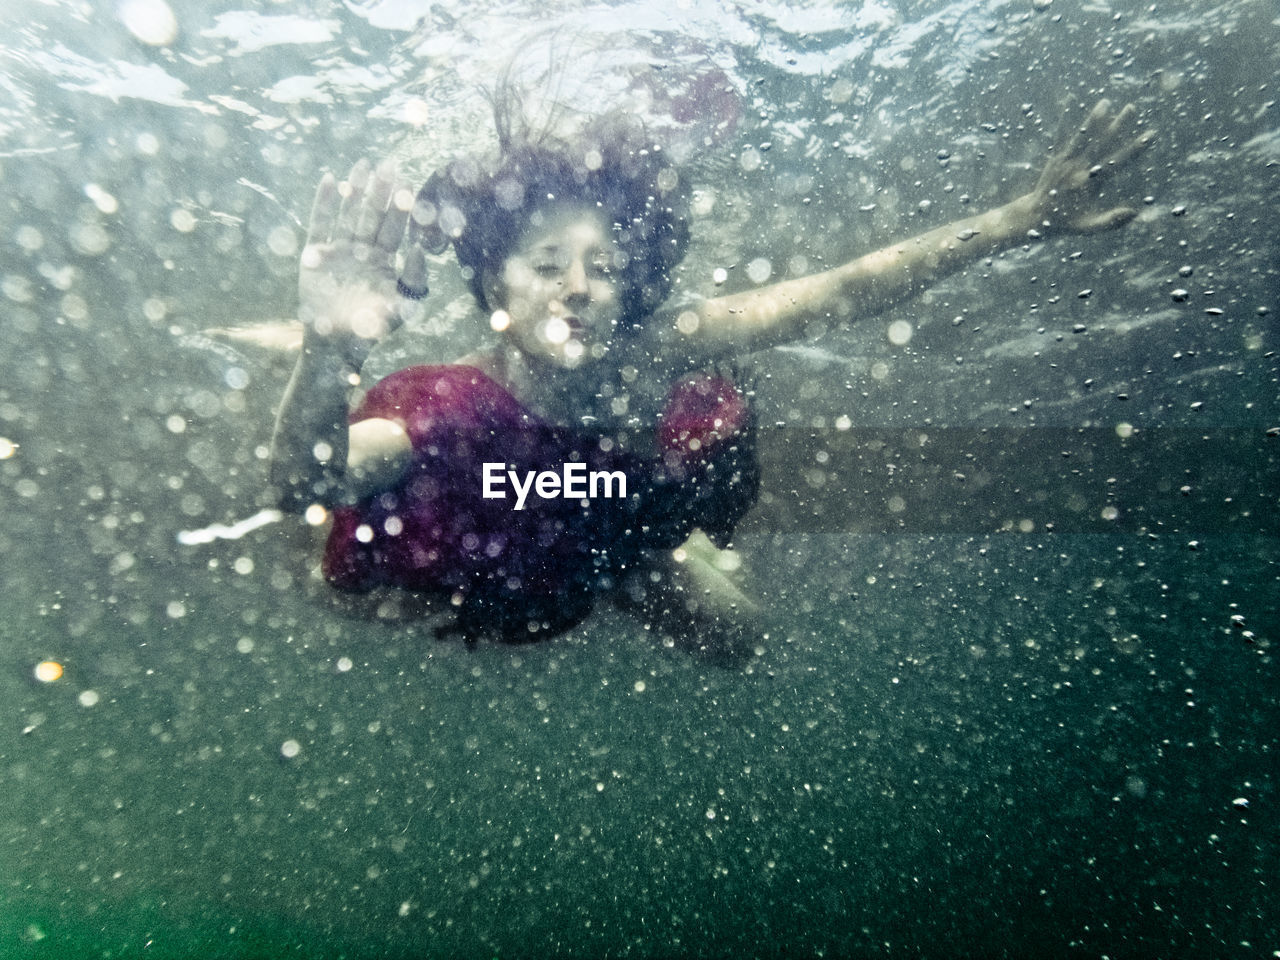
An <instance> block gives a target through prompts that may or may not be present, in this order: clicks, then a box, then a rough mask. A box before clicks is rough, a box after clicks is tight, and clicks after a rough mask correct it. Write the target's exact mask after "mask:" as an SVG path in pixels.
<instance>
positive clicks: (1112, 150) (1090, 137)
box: [1026, 100, 1155, 233]
mask: <svg viewBox="0 0 1280 960" xmlns="http://www.w3.org/2000/svg"><path fill="white" fill-rule="evenodd" d="M1137 126H1138V125H1137V111H1136V110H1135V109H1134V108H1133V105H1132V104H1130V105H1128V106H1126V107H1125V108H1124V109H1123V110H1121V111H1120V112H1119V113H1117V114H1112V112H1111V103H1110V101H1107V100H1100V101H1098V105H1097V106H1095V107H1094V108H1093V110H1092V111H1091V112H1090V113H1089V116H1088V117H1086V118H1085V121H1084V123H1083V124H1082V125H1081V126H1080V127H1078V128H1077V129H1076V131H1075V132H1074V133H1073V134H1072V136H1071V138H1070V139H1069V140H1068V141H1067V143H1066V144H1065V145H1064V146H1062V147H1061V148H1060V149H1057V150H1055V151H1054V152H1053V154H1052V155H1051V156H1050V157H1049V161H1048V162H1047V163H1046V164H1045V167H1044V172H1043V173H1041V174H1040V180H1039V182H1038V183H1037V184H1036V187H1035V189H1034V190H1032V191H1031V193H1030V194H1029V195H1028V197H1027V198H1026V199H1027V200H1028V201H1030V202H1031V204H1032V207H1033V219H1034V221H1035V225H1036V227H1040V226H1042V225H1047V226H1049V227H1050V228H1051V229H1066V230H1073V231H1076V232H1079V233H1090V232H1093V231H1097V230H1110V229H1111V228H1113V227H1118V226H1121V225H1123V224H1125V223H1128V222H1129V221H1130V220H1132V219H1133V218H1134V216H1135V215H1136V214H1137V212H1138V211H1137V209H1136V208H1134V207H1132V206H1128V205H1125V204H1121V205H1119V206H1108V203H1109V198H1107V197H1105V196H1104V193H1103V190H1104V185H1105V184H1106V182H1107V181H1108V180H1109V179H1110V178H1111V176H1112V175H1113V174H1115V173H1116V172H1117V171H1118V170H1120V169H1121V168H1122V167H1123V166H1124V165H1125V164H1126V163H1127V162H1128V161H1129V160H1131V159H1132V158H1133V157H1134V156H1136V155H1137V154H1139V153H1141V152H1142V151H1143V150H1145V149H1146V147H1147V146H1148V145H1149V144H1150V143H1151V141H1152V140H1154V139H1155V134H1154V133H1152V132H1151V131H1150V130H1147V131H1143V132H1141V133H1139V132H1138V129H1137Z"/></svg>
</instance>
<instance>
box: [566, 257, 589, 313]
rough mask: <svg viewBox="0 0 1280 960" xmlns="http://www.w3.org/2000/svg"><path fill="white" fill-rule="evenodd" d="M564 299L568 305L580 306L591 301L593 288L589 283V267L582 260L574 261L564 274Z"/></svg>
mask: <svg viewBox="0 0 1280 960" xmlns="http://www.w3.org/2000/svg"><path fill="white" fill-rule="evenodd" d="M564 299H565V302H566V303H575V304H578V305H581V304H583V303H586V302H587V301H589V300H590V299H591V288H590V286H589V285H588V283H587V265H586V264H585V263H583V262H582V261H581V260H574V261H573V262H572V263H570V264H569V266H568V269H566V270H565V272H564Z"/></svg>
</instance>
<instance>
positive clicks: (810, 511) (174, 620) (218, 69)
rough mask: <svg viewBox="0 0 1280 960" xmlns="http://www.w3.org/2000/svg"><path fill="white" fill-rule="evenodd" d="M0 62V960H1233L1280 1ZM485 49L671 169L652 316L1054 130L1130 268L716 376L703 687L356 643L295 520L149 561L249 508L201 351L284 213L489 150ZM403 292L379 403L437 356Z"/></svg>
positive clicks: (5, 48) (98, 15) (274, 20)
mask: <svg viewBox="0 0 1280 960" xmlns="http://www.w3.org/2000/svg"><path fill="white" fill-rule="evenodd" d="M0 28H3V29H2V31H0V37H2V38H3V39H2V40H0V295H2V296H0V346H2V347H3V349H2V350H0V511H2V513H0V582H2V583H3V592H2V593H0V614H2V616H3V620H2V621H0V623H3V627H4V630H3V642H2V645H0V696H2V697H3V701H4V709H3V723H2V724H0V957H4V958H9V957H15V958H18V957H21V958H26V957H33V958H34V957H54V958H67V957H141V956H154V957H174V958H185V957H228V958H239V957H263V958H266V957H293V956H300V957H317V958H319V957H326V958H327V957H350V958H364V957H405V958H409V957H423V956H441V957H493V956H647V957H668V956H684V955H688V956H730V955H732V956H743V955H747V956H750V955H762V956H788V957H791V956H808V955H817V956H864V955H865V956H872V955H875V956H900V955H924V956H937V957H955V956H966V955H967V956H1011V957H1025V956H1046V957H1048V956H1080V957H1101V956H1111V957H1127V956H1133V957H1153V956H1167V957H1193V956H1215V957H1227V956H1241V957H1245V956H1250V957H1253V956H1270V955H1272V954H1273V952H1275V951H1278V950H1280V931H1278V929H1277V926H1276V911H1275V909H1274V902H1275V891H1274V885H1275V878H1276V876H1277V872H1278V867H1280V863H1278V862H1277V860H1278V858H1277V846H1276V823H1277V818H1276V805H1277V802H1280V796H1278V795H1277V791H1276V779H1275V768H1276V756H1275V755H1276V750H1277V732H1276V731H1277V729H1280V726H1278V725H1277V720H1278V719H1280V716H1278V715H1277V714H1278V711H1277V692H1276V691H1277V689H1278V687H1277V683H1276V677H1275V669H1276V665H1275V662H1274V643H1275V641H1276V639H1277V637H1276V632H1277V626H1278V624H1280V617H1278V616H1277V606H1278V603H1277V600H1278V598H1280V591H1278V590H1277V560H1278V559H1280V550H1278V549H1277V544H1278V543H1280V540H1278V539H1277V538H1278V537H1280V527H1278V525H1277V519H1276V518H1277V494H1278V493H1280V482H1278V481H1280V471H1278V470H1277V458H1278V456H1280V454H1278V452H1277V451H1278V450H1280V447H1277V444H1280V438H1276V437H1275V436H1273V435H1269V434H1268V431H1271V433H1272V434H1274V433H1275V432H1276V428H1280V399H1278V398H1280V387H1278V385H1277V384H1278V381H1277V358H1276V353H1275V351H1276V349H1277V343H1276V341H1277V336H1276V322H1277V321H1276V317H1277V315H1278V312H1280V301H1278V298H1277V290H1280V276H1278V274H1280V241H1278V240H1277V228H1276V211H1277V209H1280V110H1278V108H1277V105H1276V101H1277V88H1276V83H1275V77H1274V74H1275V65H1276V63H1278V62H1280V21H1277V11H1276V7H1275V6H1274V4H1271V3H1268V2H1258V0H1232V2H1224V3H1209V2H1199V0H1198V2H1191V0H1183V2H1172V3H1160V4H1146V3H1142V4H1139V3H1136V2H1116V3H1110V4H1108V3H1102V2H1079V0H1052V2H1045V0H1035V2H1032V0H1010V2H1003V0H988V2H956V3H942V2H923V0H922V2H916V3H913V2H908V0H897V2H888V0H886V2H868V3H865V4H859V3H836V2H831V3H821V2H813V3H795V4H783V3H765V2H742V3H729V2H723V3H712V2H704V0H685V2H671V3H660V2H643V0H637V2H633V3H613V4H609V3H581V4H578V3H556V4H552V5H549V6H548V5H545V4H533V3H529V2H519V3H516V2H507V3H497V2H495V3H488V4H475V3H463V2H458V0H447V2H437V3H426V2H416V0H382V2H376V3H371V2H354V0H352V2H347V3H342V4H339V3H324V2H312V3H266V2H263V3H260V4H258V5H256V6H244V5H241V6H240V7H238V8H233V7H232V6H230V5H228V4H223V3H196V2H194V0H187V2H182V0H171V2H170V3H168V4H167V5H166V3H165V2H164V0H123V2H121V3H118V4H113V3H108V2H105V0H95V2H61V0H45V2H41V0H7V2H6V3H5V4H4V7H3V10H0ZM517 52H522V56H521V57H520V58H519V60H518V63H519V64H520V67H519V69H520V70H521V71H523V73H522V74H521V77H522V78H523V79H524V80H525V81H526V82H527V83H528V84H529V85H530V86H531V87H532V86H536V85H537V84H539V83H541V84H542V86H541V89H547V88H548V87H550V88H552V92H553V93H554V94H555V96H556V97H557V98H558V99H559V100H560V101H561V102H563V103H566V104H568V105H569V106H571V107H573V108H576V109H579V110H600V109H606V108H611V107H620V106H625V107H626V108H627V109H629V110H632V111H634V112H636V113H638V114H639V115H640V116H641V117H642V118H643V119H644V121H645V123H646V125H647V126H648V127H649V128H650V130H651V131H652V132H653V134H654V137H655V139H657V140H660V141H661V143H662V144H663V146H664V149H666V150H669V151H670V152H671V155H672V156H673V157H675V158H676V159H677V160H679V161H680V162H682V163H684V164H686V165H687V167H688V169H689V170H690V171H691V174H692V177H693V180H694V182H695V186H696V187H697V189H698V195H697V198H696V202H695V210H696V213H697V220H696V222H695V224H694V232H695V238H696V239H695V243H694V246H693V249H692V251H691V253H690V255H689V258H688V259H687V260H686V262H685V264H684V265H683V267H682V268H681V273H680V274H679V276H678V277H677V293H678V295H686V296H687V295H697V294H702V293H708V292H711V291H713V290H715V289H716V287H715V280H714V271H715V270H716V269H718V268H719V269H724V270H725V271H726V272H727V275H728V279H727V280H726V281H725V283H724V286H723V288H722V289H724V290H729V289H745V288H748V287H750V286H751V285H752V284H753V283H755V282H759V281H761V280H763V279H768V278H772V279H778V278H781V277H785V276H792V275H799V274H803V273H807V272H810V271H813V270H818V269H822V268H823V267H825V266H828V265H832V264H834V263H838V262H841V261H842V260H845V259H848V258H851V257H853V256H856V255H858V254H860V253H863V252H867V251H869V250H872V249H875V248H876V247H877V246H880V245H883V244H885V243H888V242H889V241H891V240H894V239H898V238H902V237H907V236H910V235H912V234H914V233H919V232H922V231H924V230H925V229H929V228H932V227H934V226H938V225H941V224H944V223H947V222H948V221H950V220H955V219H958V218H960V217H962V216H964V215H966V214H968V213H971V212H973V211H976V210H978V209H982V208H984V207H988V206H992V205H995V204H997V203H1000V202H1003V201H1005V200H1007V199H1010V198H1012V197H1013V196H1016V195H1017V194H1018V193H1019V192H1020V191H1025V190H1027V189H1029V188H1030V186H1031V185H1032V184H1033V183H1034V179H1035V170H1036V168H1038V165H1039V163H1040V161H1041V158H1042V157H1043V156H1044V155H1045V153H1046V151H1047V150H1048V149H1049V148H1050V146H1051V145H1052V144H1053V143H1054V142H1055V140H1056V139H1057V136H1058V134H1059V132H1060V131H1061V130H1063V129H1065V128H1067V127H1069V126H1070V125H1072V124H1074V123H1077V122H1078V121H1079V120H1080V118H1081V117H1082V116H1083V115H1084V113H1085V112H1086V111H1087V110H1088V108H1089V107H1090V106H1091V105H1092V104H1093V103H1094V102H1096V100H1097V99H1098V98H1099V97H1100V96H1103V95H1106V96H1108V97H1110V98H1111V99H1113V100H1114V101H1117V102H1132V103H1134V104H1135V105H1136V106H1137V108H1138V110H1139V111H1140V115H1141V117H1142V119H1143V122H1144V124H1146V125H1147V126H1149V127H1151V128H1153V129H1155V130H1157V131H1158V140H1157V141H1156V143H1155V144H1154V145H1153V146H1152V147H1151V149H1150V150H1148V151H1147V152H1146V153H1145V154H1144V155H1143V156H1142V157H1141V158H1140V159H1139V160H1138V161H1136V162H1135V163H1134V164H1133V169H1132V170H1130V171H1128V172H1127V173H1126V174H1124V176H1123V178H1122V179H1121V180H1120V181H1118V185H1117V187H1116V189H1117V190H1121V191H1124V192H1125V193H1126V194H1127V196H1129V197H1131V198H1132V200H1133V202H1134V203H1135V204H1136V205H1137V206H1138V208H1139V210H1140V212H1139V215H1138V217H1137V219H1136V220H1135V222H1134V223H1132V224H1131V225H1130V226H1128V227H1127V228H1126V229H1124V230H1123V231H1120V232H1115V233H1105V234H1100V235H1094V236H1087V237H1074V238H1073V237H1060V238H1051V239H1049V240H1048V241H1046V242H1044V243H1042V244H1035V245H1028V246H1026V247H1021V248H1015V249H1013V250H1011V251H1008V252H1006V253H1004V254H1001V255H998V256H995V257H992V258H990V259H987V260H980V261H977V262H975V264H974V265H973V266H972V267H970V268H969V269H968V270H966V271H964V272H962V273H961V274H958V275H956V276H954V277H951V278H949V279H947V280H946V281H944V282H941V283H938V284H936V285H935V286H933V287H932V288H931V289H929V290H928V291H925V292H922V294H921V295H920V296H918V297H916V298H915V299H913V300H911V301H909V302H908V303H906V304H905V305H903V306H901V307H899V308H898V309H896V310H894V311H892V313H891V314H890V315H887V316H881V317H874V318H870V317H860V316H859V315H858V312H857V305H856V304H853V305H852V312H851V314H850V315H849V316H848V317H843V318H838V319H839V321H840V322H833V325H832V329H830V330H827V331H825V332H821V331H820V332H818V334H816V335H815V336H814V337H812V338H810V339H807V340H805V341H802V342H801V343H798V344H795V345H792V346H789V347H786V348H782V349H778V350H774V351H771V352H768V353H765V354H762V355H758V356H756V357H753V358H751V359H750V360H747V361H744V366H745V368H746V370H747V372H748V373H749V375H750V378H751V380H752V381H753V382H754V384H755V387H756V391H757V395H758V405H759V409H760V411H761V419H762V422H763V423H764V424H765V425H766V434H767V435H768V437H767V439H766V441H765V444H764V447H765V449H764V459H765V467H766V475H765V494H764V497H763V498H762V502H761V504H760V506H759V508H758V510H757V511H756V513H755V514H753V515H752V517H750V518H748V521H747V522H746V523H745V524H744V526H743V528H742V531H741V534H740V544H741V546H743V548H744V550H746V551H748V552H749V553H750V554H751V556H752V566H753V573H752V576H753V577H754V583H755V584H756V586H757V588H758V589H759V591H760V592H761V594H762V596H763V597H764V599H765V601H766V603H767V606H768V608H769V611H770V613H769V618H768V619H769V623H768V628H769V631H770V639H769V641H768V643H767V644H765V645H764V646H763V648H762V650H761V652H760V653H759V655H758V656H756V657H754V658H753V659H752V661H751V663H750V664H749V665H748V666H747V667H746V668H745V669H724V668H719V667H716V666H714V665H709V664H706V663H703V662H700V661H699V660H697V659H696V658H695V657H692V656H689V655H687V654H684V653H679V652H676V651H672V650H668V649H664V648H663V647H662V646H661V645H660V644H659V643H656V642H655V641H654V640H653V639H652V638H651V637H649V636H648V635H646V633H645V632H644V631H643V630H641V629H640V628H639V627H637V626H636V625H635V624H634V623H633V622H632V621H630V620H628V619H626V618H623V617H621V616H619V615H616V614H613V613H611V612H609V611H601V612H599V613H598V614H597V615H595V616H594V617H593V618H592V619H590V620H588V621H587V622H586V623H585V624H583V625H582V626H581V627H579V628H577V629H576V630H574V631H573V632H571V633H570V634H569V635H567V636H564V637H561V638H558V639H555V640H552V641H550V642H546V643H542V644H538V645H532V646H528V647H521V648H510V647H501V646H497V645H493V644H481V645H478V646H476V647H474V648H467V647H465V646H462V645H460V644H454V643H450V642H444V643H441V642H436V641H434V640H432V639H430V638H428V637H426V636H424V635H423V631H422V630H421V628H420V626H418V625H416V624H415V623H414V622H413V621H412V620H409V621H385V620H379V619H378V618H376V617H367V616H365V617H362V616H353V615H352V614H351V613H349V612H344V611H341V610H338V609H336V608H335V606H334V605H333V604H332V603H331V602H329V600H328V598H327V596H326V594H325V591H324V589H323V588H322V587H320V586H318V585H317V584H316V582H315V578H314V575H313V574H312V572H311V569H310V568H311V564H313V563H314V561H315V557H316V544H315V543H314V542H313V540H312V538H311V536H310V533H309V532H308V531H307V530H306V529H304V528H302V526H301V525H300V524H296V525H295V524H293V523H292V522H284V523H277V524H271V525H267V526H265V527H262V528H260V529H256V530H252V531H249V532H246V533H245V534H244V535H243V536H242V537H241V538H239V539H236V540H216V541H214V542H212V543H194V542H185V543H184V542H180V540H179V537H178V534H179V533H180V532H181V531H190V530H197V529H201V528H206V527H208V526H209V525H211V524H215V523H222V524H228V525H230V524H233V523H235V522H236V521H237V520H242V519H244V518H246V517H251V516H253V515H255V514H256V513H257V511H259V510H260V509H262V508H263V507H265V506H268V502H267V500H266V499H265V492H264V487H265V474H266V467H265V456H266V445H267V443H268V440H269V438H270V431H271V423H272V416H273V409H274V406H275V404H276V403H277V402H278V400H279V397H280V394H281V391H282V389H283V384H284V382H285V378H286V377H287V371H288V366H289V363H290V356H289V355H288V354H287V352H285V353H281V352H279V351H272V350H268V349H262V348H258V347H253V346H248V345H245V344H243V343H232V342H224V341H222V340H218V339H217V338H215V337H211V336H208V335H206V334H204V333H203V332H202V331H206V330H208V329H209V328H213V327H224V326H230V325H244V324H261V323H263V322H266V321H273V320H281V319H286V320H287V319H288V318H290V317H291V316H292V314H293V311H294V309H295V306H296V269H297V256H298V251H299V248H300V246H301V243H302V237H303V231H302V227H301V222H302V221H303V220H305V217H306V211H307V209H308V206H309V204H310V197H311V193H312V191H313V189H314V185H315V183H316V182H317V180H318V178H319V177H320V175H321V173H322V172H323V171H325V170H334V171H338V172H341V171H343V170H345V169H347V167H348V166H349V165H350V164H351V163H352V162H353V161H354V160H355V159H357V158H358V157H361V156H373V157H379V156H393V157H395V158H397V160H398V161H399V162H400V163H401V165H402V166H403V167H404V168H405V169H406V170H408V171H411V172H412V174H413V175H414V176H423V175H425V174H426V172H427V171H429V170H431V169H433V168H434V167H435V165H437V164H439V163H441V162H442V161H443V160H444V159H446V158H447V157H449V156H452V155H453V154H455V153H458V152H462V151H467V150H475V149H483V148H485V147H487V146H488V145H489V138H490V137H491V132H490V130H491V128H490V123H489V120H488V116H487V106H486V104H485V102H484V100H483V98H482V97H481V96H480V95H479V93H478V92H477V91H478V88H479V87H480V86H481V85H483V84H485V83H487V82H491V81H492V80H493V78H494V77H495V76H496V75H497V73H498V72H499V71H500V70H501V69H502V68H503V67H504V65H506V64H507V63H508V62H509V61H510V60H511V58H512V56H513V55H514V54H516V53H517ZM547 64H559V65H561V69H558V70H553V71H551V76H552V81H548V82H543V81H544V80H545V78H544V77H543V74H544V73H546V72H547V71H546V66H547ZM566 64H567V67H566V66H565V65H566ZM432 271H433V288H434V290H435V298H436V299H435V300H434V301H433V304H434V306H433V310H432V311H431V312H430V313H429V315H428V316H427V317H426V318H424V319H423V320H422V321H421V322H420V323H418V324H416V325H415V326H414V327H413V328H412V329H409V330H406V331H404V332H403V333H402V334H401V335H399V336H397V338H395V339H394V340H393V341H392V342H389V343H387V344H386V345H385V346H384V347H382V348H380V349H379V351H378V353H377V354H376V355H375V357H374V360H373V362H372V363H373V367H374V368H375V370H380V371H384V372H385V371H388V370H391V369H395V368H396V367H398V366H400V365H403V364H405V363H407V362H410V361H413V360H419V359H432V360H439V359H444V358H447V357H451V356H456V355H457V354H459V353H461V352H463V351H464V350H465V349H466V348H468V347H469V346H470V345H472V344H474V343H475V342H476V341H477V340H478V338H479V337H480V333H479V330H480V329H481V328H482V326H483V323H482V322H479V323H478V322H477V319H476V317H475V314H474V312H473V310H472V308H470V307H469V305H468V302H467V301H466V299H465V296H464V293H465V290H464V286H463V284H462V283H461V281H460V280H459V279H458V277H457V276H456V267H455V266H454V264H453V262H452V260H451V259H449V258H440V260H439V261H438V262H437V263H435V264H433V267H432ZM1175 291H1178V292H1177V293H1175ZM775 424H776V425H777V426H774V425H775ZM841 424H843V425H844V426H851V427H852V429H850V430H842V429H841V427H840V426H838V425H841ZM841 433H844V434H847V435H849V436H852V437H854V438H855V439H856V440H857V446H856V451H855V453H854V454H850V455H849V456H848V457H847V458H845V459H841V458H840V457H839V456H837V453H836V446H835V443H836V438H837V437H838V435H839V434H841ZM828 446H831V451H827V447H828ZM824 451H827V452H825V453H824ZM818 453H823V456H824V457H825V459H823V458H820V457H818V456H817V454H818ZM833 458H834V459H833ZM46 661H48V662H53V663H56V664H60V665H61V667H62V671H63V672H62V674H61V676H60V677H59V678H57V679H44V680H42V679H37V677H36V668H37V665H38V664H41V663H43V662H46ZM46 669H51V668H46ZM47 676H51V675H47Z"/></svg>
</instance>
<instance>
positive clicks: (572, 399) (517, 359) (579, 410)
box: [464, 342, 620, 430]
mask: <svg viewBox="0 0 1280 960" xmlns="http://www.w3.org/2000/svg"><path fill="white" fill-rule="evenodd" d="M464 362H466V363H470V364H472V365H473V366H476V367H479V368H480V369H481V370H483V371H484V372H485V373H486V374H487V375H488V376H490V377H492V378H493V379H494V380H496V381H497V382H498V383H500V384H502V386H503V387H505V388H506V390H507V392H508V393H510V394H511V395H512V396H513V397H515V398H516V399H517V400H519V401H520V403H521V404H522V405H523V406H525V407H528V408H529V410H530V411H531V412H532V413H534V414H536V415H537V416H539V417H541V418H542V419H544V420H546V421H548V422H550V423H554V424H557V425H559V426H563V427H572V428H574V429H579V430H580V429H582V428H583V427H584V426H586V427H593V426H594V427H596V428H600V427H603V428H604V429H606V430H607V429H609V427H610V423H609V421H611V420H612V419H613V416H612V411H613V407H612V404H611V402H610V401H611V400H612V399H613V397H614V396H616V394H617V387H616V385H617V383H618V382H619V380H620V378H619V375H618V371H617V370H616V369H614V368H613V366H612V365H611V364H609V363H607V362H601V363H594V364H590V365H589V366H585V367H575V368H572V369H566V368H564V367H560V366H557V365H555V364H552V363H542V362H539V361H537V360H532V359H530V358H529V357H528V356H527V355H526V354H524V353H523V352H522V351H520V350H519V349H517V348H516V347H514V346H512V345H510V344H508V343H505V342H499V343H497V344H494V345H493V346H492V347H490V348H489V349H487V350H483V351H481V352H479V353H476V354H473V355H471V356H469V357H467V358H466V359H465V360H464Z"/></svg>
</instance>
